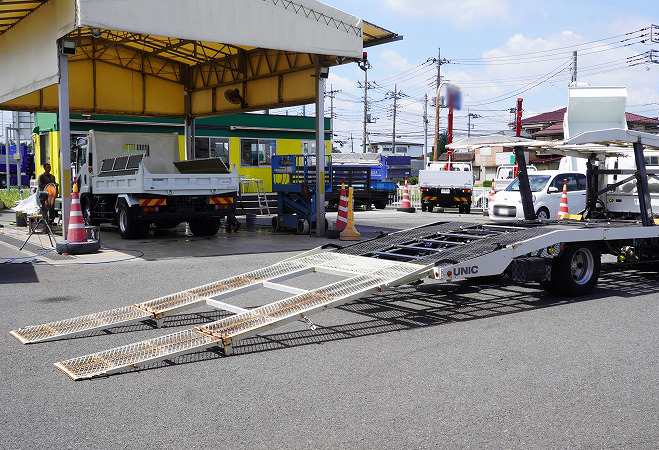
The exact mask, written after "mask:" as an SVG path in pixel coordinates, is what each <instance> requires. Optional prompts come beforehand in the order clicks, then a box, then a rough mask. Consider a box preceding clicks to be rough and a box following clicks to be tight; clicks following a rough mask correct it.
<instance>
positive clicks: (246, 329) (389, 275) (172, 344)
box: [55, 254, 424, 380]
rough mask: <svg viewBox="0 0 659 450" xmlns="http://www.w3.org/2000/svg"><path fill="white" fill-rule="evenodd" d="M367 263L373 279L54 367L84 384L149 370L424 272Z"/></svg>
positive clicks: (361, 278) (390, 263)
mask: <svg viewBox="0 0 659 450" xmlns="http://www.w3.org/2000/svg"><path fill="white" fill-rule="evenodd" d="M314 256H318V257H319V258H316V259H317V260H323V259H326V258H328V257H330V258H331V255H327V254H320V255H314ZM353 258H354V257H353ZM339 259H343V258H339ZM348 259H349V258H348ZM332 262H336V261H332ZM367 262H369V263H370V262H373V263H374V264H373V265H371V272H370V273H368V274H362V275H357V276H355V277H353V278H349V279H347V280H342V281H340V282H337V283H334V284H331V285H328V286H324V287H321V288H319V289H316V290H313V291H309V292H306V293H304V294H300V295H295V296H293V297H289V298H286V299H284V300H280V301H277V302H273V303H270V304H268V305H265V306H262V307H260V308H255V309H252V310H250V311H247V312H244V313H241V314H236V315H234V316H231V317H228V318H225V319H222V320H218V321H216V322H211V323H209V324H207V325H204V326H202V327H198V328H192V329H189V330H185V331H181V332H177V333H172V334H169V335H166V336H162V337H159V338H154V339H148V340H146V341H142V342H137V343H135V344H130V345H125V346H123V347H117V348H114V349H111V350H106V351H102V352H98V353H94V354H91V355H87V356H82V357H79V358H73V359H70V360H67V361H62V362H59V363H56V364H55V366H56V367H57V368H58V369H60V370H62V371H63V372H64V373H66V374H67V375H68V376H69V377H71V378H72V379H74V380H79V379H84V378H91V377H95V376H100V375H104V374H110V373H113V372H118V371H121V370H125V369H129V368H133V367H137V366H140V365H145V364H150V363H153V362H155V361H158V360H161V359H167V358H172V357H174V356H177V355H180V354H183V353H189V352H191V351H195V350H200V349H203V348H207V347H211V346H215V345H225V344H230V343H232V342H235V341H237V340H240V339H241V338H243V337H247V336H250V335H253V334H257V333H259V332H261V331H265V330H269V329H272V328H274V327H276V326H279V325H283V324H285V323H288V322H289V321H290V320H295V319H299V318H301V317H302V314H306V313H310V312H315V311H316V310H320V309H322V308H328V307H331V306H333V305H336V304H337V303H339V302H342V301H348V300H351V299H352V298H356V297H357V296H361V295H364V294H365V293H368V292H372V291H374V290H376V289H377V288H378V287H379V286H383V285H386V284H388V283H395V282H396V281H403V280H406V279H407V277H409V276H411V275H413V274H415V273H419V272H420V271H423V270H424V267H423V266H419V265H416V264H408V263H400V262H395V261H377V262H375V261H372V260H371V259H369V260H367ZM366 270H368V269H366Z"/></svg>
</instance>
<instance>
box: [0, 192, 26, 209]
mask: <svg viewBox="0 0 659 450" xmlns="http://www.w3.org/2000/svg"><path fill="white" fill-rule="evenodd" d="M28 195H30V191H29V190H28V189H23V198H26V197H27V196H28ZM0 200H2V203H4V204H5V208H13V207H14V206H16V203H18V202H19V201H21V193H20V191H19V190H18V189H10V190H9V192H7V190H6V189H2V190H1V191H0Z"/></svg>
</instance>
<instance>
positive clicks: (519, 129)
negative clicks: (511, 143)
mask: <svg viewBox="0 0 659 450" xmlns="http://www.w3.org/2000/svg"><path fill="white" fill-rule="evenodd" d="M523 101H524V99H523V98H521V97H519V98H517V115H516V117H515V126H516V130H515V136H517V137H521V136H522V102H523ZM513 177H514V178H517V161H515V167H513Z"/></svg>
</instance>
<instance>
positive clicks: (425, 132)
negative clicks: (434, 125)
mask: <svg viewBox="0 0 659 450" xmlns="http://www.w3.org/2000/svg"><path fill="white" fill-rule="evenodd" d="M423 139H424V144H423V167H424V168H425V167H426V166H427V165H428V162H427V159H428V94H426V95H425V96H424V98H423Z"/></svg>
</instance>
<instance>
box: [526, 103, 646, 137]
mask: <svg viewBox="0 0 659 450" xmlns="http://www.w3.org/2000/svg"><path fill="white" fill-rule="evenodd" d="M565 111H567V108H561V109H557V110H555V111H549V112H546V113H542V114H538V115H537V116H533V117H528V118H526V119H522V125H533V124H541V123H554V124H555V123H557V122H561V124H562V123H563V116H564V115H565ZM625 116H626V117H627V122H636V123H656V124H659V119H653V118H652V117H646V116H641V115H638V114H634V113H630V112H626V113H625ZM552 126H553V125H552ZM561 127H562V125H561ZM561 129H562V128H561ZM543 131H544V130H543ZM536 135H537V133H534V134H533V136H536Z"/></svg>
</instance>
